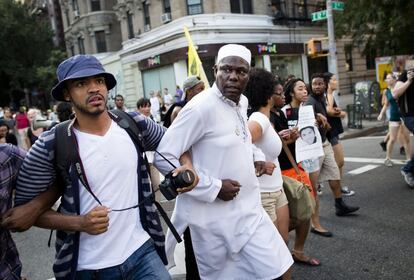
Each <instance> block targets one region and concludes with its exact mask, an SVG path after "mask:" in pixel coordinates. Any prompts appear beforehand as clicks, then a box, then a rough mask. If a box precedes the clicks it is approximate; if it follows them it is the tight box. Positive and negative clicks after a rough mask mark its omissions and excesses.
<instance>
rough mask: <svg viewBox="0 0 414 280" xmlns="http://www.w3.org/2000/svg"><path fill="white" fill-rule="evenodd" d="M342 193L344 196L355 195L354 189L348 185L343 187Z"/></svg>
mask: <svg viewBox="0 0 414 280" xmlns="http://www.w3.org/2000/svg"><path fill="white" fill-rule="evenodd" d="M341 193H342V195H343V196H353V195H354V194H355V192H354V191H351V190H349V188H348V187H347V186H343V187H342V188H341Z"/></svg>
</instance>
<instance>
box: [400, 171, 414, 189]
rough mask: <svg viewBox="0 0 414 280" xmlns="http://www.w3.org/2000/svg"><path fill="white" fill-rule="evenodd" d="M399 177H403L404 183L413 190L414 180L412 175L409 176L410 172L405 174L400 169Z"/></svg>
mask: <svg viewBox="0 0 414 280" xmlns="http://www.w3.org/2000/svg"><path fill="white" fill-rule="evenodd" d="M401 175H403V177H404V180H405V182H406V183H407V185H408V186H409V187H410V188H412V189H414V178H413V174H411V173H410V172H406V171H404V170H402V169H401Z"/></svg>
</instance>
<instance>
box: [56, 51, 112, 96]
mask: <svg viewBox="0 0 414 280" xmlns="http://www.w3.org/2000/svg"><path fill="white" fill-rule="evenodd" d="M56 75H57V78H58V81H59V82H58V83H57V84H56V85H55V86H54V87H53V89H52V91H51V94H52V96H53V98H54V99H56V100H58V101H66V100H65V99H64V97H63V89H64V87H65V81H67V80H72V79H79V78H87V77H93V76H97V75H100V76H103V77H104V78H105V83H106V87H107V88H108V90H110V89H112V88H114V87H115V86H116V79H115V77H114V76H113V75H112V74H111V73H108V72H106V71H105V69H104V68H103V66H102V64H101V63H100V62H99V60H98V59H97V58H96V57H94V56H93V55H83V54H80V55H75V56H72V57H70V58H68V59H66V60H64V61H63V62H62V63H61V64H59V66H58V68H57V70H56Z"/></svg>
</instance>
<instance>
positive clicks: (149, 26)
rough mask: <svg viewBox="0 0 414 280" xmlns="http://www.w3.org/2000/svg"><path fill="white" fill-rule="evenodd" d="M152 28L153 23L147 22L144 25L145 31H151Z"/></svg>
mask: <svg viewBox="0 0 414 280" xmlns="http://www.w3.org/2000/svg"><path fill="white" fill-rule="evenodd" d="M150 30H151V25H149V24H145V25H144V32H148V31H150Z"/></svg>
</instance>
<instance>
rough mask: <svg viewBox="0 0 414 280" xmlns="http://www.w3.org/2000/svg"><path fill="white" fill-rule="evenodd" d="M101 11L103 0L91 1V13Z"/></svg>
mask: <svg viewBox="0 0 414 280" xmlns="http://www.w3.org/2000/svg"><path fill="white" fill-rule="evenodd" d="M100 10H101V0H91V11H92V12H96V11H100Z"/></svg>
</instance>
